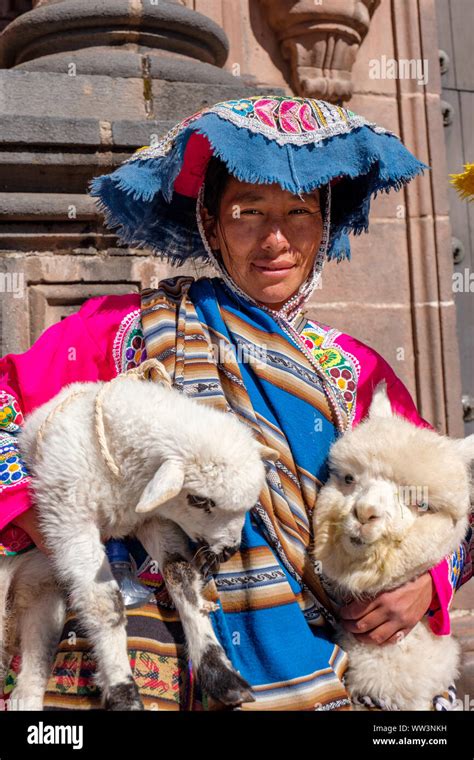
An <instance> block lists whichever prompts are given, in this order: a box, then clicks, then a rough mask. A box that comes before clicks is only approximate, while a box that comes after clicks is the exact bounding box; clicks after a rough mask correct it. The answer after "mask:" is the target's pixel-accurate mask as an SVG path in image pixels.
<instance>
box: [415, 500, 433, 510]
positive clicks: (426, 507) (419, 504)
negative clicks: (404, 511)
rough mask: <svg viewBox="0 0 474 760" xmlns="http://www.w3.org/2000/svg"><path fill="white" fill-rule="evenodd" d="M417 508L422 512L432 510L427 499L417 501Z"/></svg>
mask: <svg viewBox="0 0 474 760" xmlns="http://www.w3.org/2000/svg"><path fill="white" fill-rule="evenodd" d="M416 508H417V509H418V510H419V511H420V512H429V511H430V510H431V507H430V505H429V503H428V502H427V501H419V502H418V501H417V503H416Z"/></svg>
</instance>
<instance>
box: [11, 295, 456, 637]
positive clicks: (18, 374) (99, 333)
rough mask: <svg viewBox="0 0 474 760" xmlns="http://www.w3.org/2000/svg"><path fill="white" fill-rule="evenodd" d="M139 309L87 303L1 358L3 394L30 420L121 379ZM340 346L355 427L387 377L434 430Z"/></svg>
mask: <svg viewBox="0 0 474 760" xmlns="http://www.w3.org/2000/svg"><path fill="white" fill-rule="evenodd" d="M139 307H140V295H139V294H138V293H131V294H127V295H116V296H100V297H98V298H92V299H90V300H89V301H86V302H85V303H84V304H83V306H82V307H81V309H80V310H79V312H77V314H73V315H71V316H70V317H67V318H66V319H64V320H63V321H62V322H59V323H58V324H55V325H53V326H52V327H50V328H49V329H47V330H46V331H45V332H44V333H43V334H42V335H41V336H40V337H39V338H38V340H37V341H36V342H35V343H34V345H33V346H32V347H31V348H30V349H29V350H28V351H26V352H25V353H23V354H8V355H7V356H5V357H3V358H2V359H0V390H3V391H6V392H7V393H9V394H11V395H12V396H14V397H15V398H16V399H17V401H18V404H19V407H20V409H21V411H22V412H23V414H24V415H27V414H29V413H30V412H31V411H33V409H35V408H36V407H37V406H39V405H41V404H43V403H45V402H46V401H48V400H49V399H51V398H52V397H53V396H55V395H56V394H57V393H58V392H59V391H60V390H61V388H62V387H63V386H64V385H66V384H67V383H71V382H77V381H82V382H85V381H96V380H110V379H111V378H112V377H114V376H115V375H116V374H117V368H116V366H115V363H114V359H113V347H114V341H115V339H116V336H117V331H118V330H119V327H120V324H121V322H122V320H124V318H125V317H126V316H127V315H128V314H130V312H132V311H133V310H135V309H139ZM337 343H338V345H339V346H340V347H341V348H342V349H343V350H347V351H348V352H349V353H351V354H352V355H353V356H354V357H355V358H356V359H357V360H358V362H359V363H360V368H361V371H360V377H359V382H358V386H357V396H356V414H355V418H354V425H355V424H357V423H358V422H360V420H361V419H362V418H363V417H364V416H365V415H366V413H367V411H368V408H369V405H370V401H371V399H372V394H373V390H374V388H375V386H376V385H377V384H378V383H379V382H380V380H381V379H383V378H385V380H386V381H387V392H388V396H389V399H390V401H391V404H392V408H393V409H394V410H395V411H396V412H398V413H399V414H401V415H403V416H404V417H406V418H407V419H409V420H410V421H411V422H413V423H414V424H416V425H420V426H425V427H432V426H431V425H430V424H429V423H428V422H426V420H424V419H423V418H422V417H420V415H419V414H418V412H417V409H416V406H415V404H414V403H413V400H412V398H411V396H410V394H409V392H408V390H407V389H406V387H405V386H404V385H403V383H402V382H401V380H400V379H399V378H398V377H397V375H396V374H395V372H394V371H393V370H392V368H391V367H390V365H389V364H388V363H387V362H386V361H385V359H383V357H382V356H380V354H378V353H377V352H376V351H374V350H373V349H371V348H369V346H367V345H365V344H364V343H361V342H360V341H358V340H357V339H355V338H352V337H351V336H349V335H346V334H341V335H339V336H338V338H337ZM25 480H26V479H25ZM25 480H23V481H21V482H19V483H18V485H15V486H10V487H9V488H7V489H6V490H5V491H3V492H2V494H1V495H0V544H3V546H5V547H7V548H8V546H9V545H10V548H13V546H14V545H15V546H18V542H19V541H20V542H21V534H22V533H23V531H21V529H20V528H17V527H15V526H13V525H12V524H10V525H9V523H11V520H13V519H14V518H15V517H17V516H18V515H19V514H22V513H23V512H25V511H26V510H27V509H29V508H30V507H31V505H32V502H31V495H30V492H29V489H28V482H25ZM2 529H3V530H2ZM12 531H13V532H12ZM24 536H26V534H24ZM448 570H449V568H448V566H447V562H446V560H443V561H442V562H441V563H440V564H439V565H438V566H437V567H436V568H433V569H432V570H431V571H430V572H431V576H432V579H433V587H434V593H433V599H432V605H431V608H430V609H431V611H432V613H433V614H432V617H431V618H430V621H429V622H430V626H431V629H432V630H433V631H434V632H435V633H439V634H446V633H449V614H448V607H449V602H450V600H451V598H452V595H453V592H452V587H451V584H450V581H449V572H448Z"/></svg>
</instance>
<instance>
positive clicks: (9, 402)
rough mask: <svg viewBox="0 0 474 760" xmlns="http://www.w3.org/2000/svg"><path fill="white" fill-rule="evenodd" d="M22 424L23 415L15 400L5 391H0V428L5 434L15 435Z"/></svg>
mask: <svg viewBox="0 0 474 760" xmlns="http://www.w3.org/2000/svg"><path fill="white" fill-rule="evenodd" d="M22 424H23V414H22V413H21V409H20V405H19V404H18V401H17V399H16V398H15V397H14V396H12V395H11V394H10V393H7V392H6V391H0V428H2V429H3V430H4V431H5V432H7V433H17V432H18V430H19V429H20V426H21V425H22Z"/></svg>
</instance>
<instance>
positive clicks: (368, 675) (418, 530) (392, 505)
mask: <svg viewBox="0 0 474 760" xmlns="http://www.w3.org/2000/svg"><path fill="white" fill-rule="evenodd" d="M473 460H474V435H471V436H469V437H468V438H466V439H461V440H454V439H450V438H448V437H447V436H442V435H440V434H438V433H437V432H435V431H433V430H430V429H428V428H420V427H417V426H415V425H413V424H412V423H410V422H409V421H408V420H406V419H405V418H402V417H400V416H398V415H396V414H394V413H393V412H392V409H391V405H390V401H389V399H388V396H387V393H386V388H385V384H384V383H381V384H380V385H379V386H378V387H377V389H376V391H375V393H374V397H373V400H372V404H371V406H370V409H369V413H368V417H367V418H366V419H365V420H363V421H362V422H361V423H360V424H359V425H358V426H356V427H355V428H354V429H353V430H351V431H349V432H347V433H346V434H345V435H343V436H342V437H341V438H340V439H339V440H338V441H336V442H335V443H334V445H333V446H332V448H331V451H330V455H329V460H328V464H329V471H330V477H329V479H328V481H327V483H326V484H325V485H324V486H323V487H322V488H321V490H320V492H319V494H318V500H317V504H316V508H315V511H314V518H313V527H314V536H315V539H314V553H313V557H314V559H315V560H317V561H318V562H319V563H321V564H320V570H321V571H322V578H321V580H322V581H323V583H324V585H325V586H326V588H327V590H328V591H329V593H330V594H331V595H332V596H333V597H334V598H335V600H336V603H342V602H344V603H346V602H347V601H348V600H350V598H351V597H352V598H365V599H370V598H371V597H373V596H376V595H377V594H379V593H381V592H383V591H388V590H390V589H393V588H396V587H397V586H401V585H402V584H403V583H405V582H407V581H409V580H411V579H414V578H416V577H417V576H419V575H421V574H422V573H424V572H426V571H427V570H429V568H431V567H433V566H435V565H436V564H438V563H439V562H440V561H441V560H442V559H443V557H444V556H446V555H447V554H450V553H451V552H452V551H454V550H455V549H456V548H457V547H458V546H459V544H460V543H461V541H462V539H463V538H464V536H465V534H466V531H467V528H468V515H469V509H470V499H469V491H470V465H471V462H472V461H473ZM335 638H336V642H337V643H338V644H339V645H340V646H341V647H342V649H344V650H345V651H346V652H347V653H348V654H349V667H348V670H347V673H346V679H345V681H346V687H347V689H348V691H349V694H350V695H351V697H352V698H353V699H354V702H355V705H356V706H355V709H365V708H364V707H363V706H361V707H360V708H359V707H358V706H357V703H358V700H359V703H360V701H361V700H360V697H361V696H362V695H363V696H365V695H367V696H368V697H370V699H371V700H372V702H373V703H374V704H376V705H377V704H379V705H383V706H384V709H389V710H393V709H400V710H429V709H430V707H431V703H432V699H433V697H435V696H436V695H438V694H440V693H441V692H443V691H445V690H446V689H447V688H448V687H449V686H450V685H451V684H452V683H454V681H455V679H456V677H457V676H458V672H459V671H458V666H459V655H460V651H459V650H460V647H459V644H458V642H457V641H456V640H455V639H454V638H453V637H452V636H437V635H435V634H434V633H433V632H432V631H431V630H430V628H429V626H428V623H427V621H426V618H423V619H422V620H421V621H420V622H419V623H418V624H417V625H416V626H415V627H414V628H413V629H412V630H411V631H410V633H408V634H407V636H406V637H405V638H402V639H401V640H400V641H398V642H397V643H394V644H389V645H386V646H380V645H377V644H367V643H362V642H360V641H358V640H357V637H356V636H355V635H354V634H352V633H349V632H347V631H345V630H344V629H343V628H342V626H338V630H337V632H336V636H335Z"/></svg>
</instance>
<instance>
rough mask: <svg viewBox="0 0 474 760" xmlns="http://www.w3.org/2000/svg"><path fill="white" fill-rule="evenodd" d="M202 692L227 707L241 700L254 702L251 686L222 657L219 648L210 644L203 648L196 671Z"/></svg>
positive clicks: (239, 702)
mask: <svg viewBox="0 0 474 760" xmlns="http://www.w3.org/2000/svg"><path fill="white" fill-rule="evenodd" d="M197 676H198V680H199V683H200V685H201V689H202V691H203V692H205V693H206V694H208V695H209V696H210V697H212V699H215V700H216V701H218V702H221V703H222V704H224V705H227V706H229V707H232V706H235V705H241V704H242V702H255V697H254V696H253V694H252V691H251V687H250V685H249V684H248V683H247V681H245V679H244V678H242V676H240V675H239V674H238V673H237V671H235V670H234V669H233V668H229V666H228V665H227V663H226V662H225V661H224V659H223V653H222V650H221V648H220V647H219V646H218V645H217V644H210V645H209V646H208V647H207V649H206V650H205V652H204V654H203V656H202V659H201V664H200V665H199V668H198V672H197Z"/></svg>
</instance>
